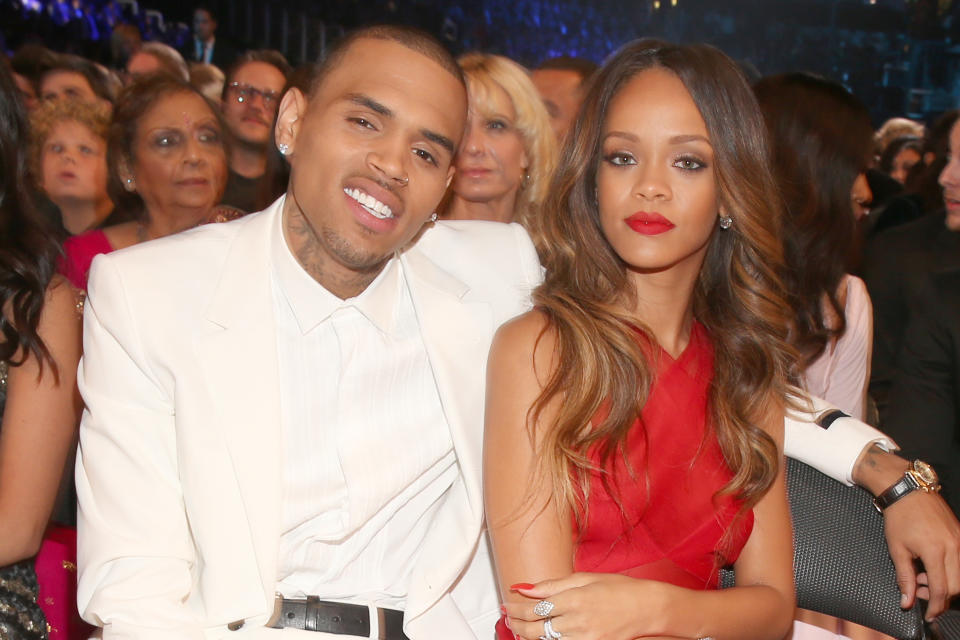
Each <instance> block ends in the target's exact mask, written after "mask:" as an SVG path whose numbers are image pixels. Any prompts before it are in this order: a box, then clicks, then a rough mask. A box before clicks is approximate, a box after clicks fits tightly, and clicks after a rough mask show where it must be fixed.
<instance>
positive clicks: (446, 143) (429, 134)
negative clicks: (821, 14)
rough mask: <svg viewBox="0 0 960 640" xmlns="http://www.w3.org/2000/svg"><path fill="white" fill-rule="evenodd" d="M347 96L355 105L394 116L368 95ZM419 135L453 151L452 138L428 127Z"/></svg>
mask: <svg viewBox="0 0 960 640" xmlns="http://www.w3.org/2000/svg"><path fill="white" fill-rule="evenodd" d="M348 98H349V100H350V102H352V103H354V104H356V105H359V106H361V107H366V108H368V109H370V110H371V111H373V112H375V113H379V114H380V115H382V116H384V117H385V118H392V117H393V116H394V113H393V111H392V110H391V109H390V108H389V107H387V106H385V105H382V104H380V103H379V102H377V101H376V100H374V99H373V98H371V97H370V96H368V95H364V94H362V93H354V94H350V95H349V96H348ZM420 135H422V136H423V137H424V138H426V139H427V140H429V141H430V142H433V143H435V144H438V145H440V146H441V147H443V148H444V149H446V150H447V151H449V152H450V153H451V154H453V152H454V151H453V150H454V146H453V140H451V139H450V138H448V137H447V136H445V135H442V134H439V133H436V132H435V131H431V130H430V129H420Z"/></svg>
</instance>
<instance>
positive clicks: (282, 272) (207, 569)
mask: <svg viewBox="0 0 960 640" xmlns="http://www.w3.org/2000/svg"><path fill="white" fill-rule="evenodd" d="M465 115H466V95H465V88H464V84H463V79H462V76H460V73H459V70H458V69H457V67H456V64H455V63H454V61H453V60H452V58H450V56H449V54H447V53H446V52H445V51H444V50H443V49H442V47H440V45H439V44H437V43H435V42H433V41H432V40H430V39H429V38H425V37H424V36H422V35H419V34H416V33H415V32H410V31H407V30H404V29H396V28H373V29H369V30H366V31H364V32H361V33H359V34H356V35H354V36H352V37H351V38H349V39H347V40H346V41H345V43H344V44H343V45H342V46H341V47H340V48H338V49H337V50H336V51H335V52H334V53H332V54H331V56H330V57H329V58H328V59H327V61H326V62H325V65H324V67H323V69H322V70H321V73H320V77H319V78H318V80H317V82H316V85H315V86H314V88H313V90H312V91H311V93H310V95H309V96H304V95H303V94H301V93H300V92H299V91H296V90H293V91H291V92H290V93H288V94H287V95H286V96H285V97H284V100H283V102H282V104H281V106H280V112H279V115H278V121H277V127H276V139H277V143H278V146H279V148H280V149H281V151H282V152H284V153H285V154H286V155H287V157H288V158H289V159H290V163H291V179H290V184H289V187H288V190H287V193H286V195H285V197H284V198H282V199H281V200H279V201H278V202H277V203H275V204H274V205H272V206H271V207H270V208H268V209H267V210H266V211H264V212H261V213H259V214H254V215H252V216H248V217H246V218H243V219H241V220H239V221H236V222H234V223H229V224H224V225H209V226H206V227H202V228H199V229H196V230H193V231H191V232H187V233H184V234H180V235H177V236H173V237H169V238H165V239H162V240H159V241H156V242H151V243H147V244H144V245H140V246H138V247H135V248H133V249H131V250H127V251H120V252H116V253H114V254H110V255H107V256H101V257H99V258H98V259H97V260H96V261H95V263H94V267H93V270H92V272H91V277H90V284H89V298H88V301H87V308H86V312H85V328H84V333H85V335H84V340H85V344H84V347H85V353H86V356H85V358H84V361H83V364H82V366H81V370H80V385H81V390H82V392H83V395H84V398H85V401H86V403H87V410H86V412H85V414H84V418H83V423H82V427H81V449H80V454H79V459H78V465H77V484H78V495H79V499H80V514H79V526H80V545H79V559H80V587H79V593H78V603H79V606H80V610H81V612H82V613H83V615H84V617H85V618H86V619H87V620H89V621H90V622H92V623H95V624H97V625H100V626H102V627H103V637H104V638H105V639H107V640H110V639H119V638H158V639H159V638H164V639H167V638H196V639H202V638H232V637H235V636H236V637H239V636H245V637H249V638H267V639H268V640H269V638H276V637H278V635H279V634H285V635H288V636H289V635H298V636H302V637H304V638H323V637H330V638H340V639H343V638H350V637H354V638H385V639H387V640H396V639H402V638H407V637H408V638H410V639H412V640H434V639H437V638H453V639H460V638H464V639H472V638H490V637H491V636H492V633H493V631H492V630H493V625H494V622H495V620H496V617H497V616H498V602H497V600H498V597H497V592H496V587H495V583H494V581H493V578H492V571H491V567H490V561H489V558H488V555H487V548H486V542H485V538H484V536H483V506H482V497H481V495H480V486H481V483H480V468H481V461H480V452H481V438H482V419H483V394H484V376H485V371H484V363H485V361H486V354H487V349H488V347H489V343H490V340H491V338H492V336H493V332H494V331H495V329H496V327H497V326H498V325H499V324H500V323H501V322H503V321H505V320H506V319H508V318H510V317H512V316H513V315H516V314H518V313H520V312H521V311H523V310H524V309H525V308H526V305H528V294H529V291H530V290H531V289H532V287H534V286H535V285H536V284H537V282H538V281H539V279H540V268H539V265H538V263H537V259H536V254H535V252H534V249H533V246H532V244H531V243H530V240H529V238H528V237H527V236H526V234H525V232H524V231H523V230H522V229H521V228H520V227H518V226H516V225H498V224H494V223H469V222H468V223H446V224H437V225H432V224H430V221H431V218H432V215H431V214H432V211H433V210H434V208H435V207H436V206H437V204H438V203H439V201H440V199H441V197H442V195H443V193H444V190H445V189H446V187H447V185H448V184H449V182H450V179H451V177H452V174H453V169H452V159H453V156H454V154H455V152H456V145H457V142H458V141H459V139H460V136H461V134H462V130H463V125H464V121H465ZM184 161H185V162H192V160H191V159H190V158H184ZM417 234H420V237H419V238H418V239H417V240H416V242H415V243H411V241H412V240H413V239H414V238H415V236H417ZM794 433H795V434H807V435H800V436H797V437H795V438H794V440H795V441H797V443H798V444H796V445H795V447H794V448H795V449H796V452H797V453H798V455H799V457H804V455H803V449H804V448H806V449H807V453H808V454H809V455H807V456H806V457H807V458H810V457H813V458H817V457H821V458H822V457H823V456H822V455H819V454H817V452H818V451H821V452H822V451H823V448H824V446H826V447H832V448H833V453H834V455H833V456H826V458H827V459H825V460H822V462H823V463H824V464H823V465H821V466H822V467H824V466H825V467H826V468H827V469H826V470H828V471H830V472H831V473H832V475H834V476H835V477H837V478H838V479H841V480H846V481H850V480H851V477H852V476H855V475H856V474H857V473H858V470H862V469H866V470H867V472H869V470H870V469H871V468H875V469H879V468H880V467H882V466H883V464H878V465H874V466H873V467H871V465H870V464H866V463H863V461H864V460H867V461H870V460H874V459H875V458H877V457H878V456H880V457H881V458H882V454H879V453H876V452H874V453H871V454H869V455H866V456H860V459H861V463H860V464H857V465H856V466H855V465H854V461H855V460H857V456H858V454H860V452H861V449H863V448H864V447H865V445H867V444H868V443H869V442H871V441H872V440H879V439H882V434H877V433H876V432H873V431H871V430H869V428H867V427H865V426H864V425H861V424H860V423H857V422H856V421H852V420H850V419H841V420H838V421H836V422H835V423H834V424H833V425H832V426H831V427H830V429H828V430H822V429H820V427H817V426H815V425H811V424H809V423H807V424H795V425H794ZM824 434H827V435H828V436H829V438H828V441H829V442H828V443H826V444H825V443H819V442H818V438H823V437H824ZM801 441H802V442H801ZM789 442H790V438H789V436H788V447H789V446H790V444H789ZM892 473H893V476H896V475H898V474H899V473H900V471H899V470H895V471H893V472H892ZM868 475H869V473H868ZM873 477H880V474H879V472H874V475H873ZM880 482H881V483H882V482H885V481H884V480H881V481H880ZM878 486H879V485H878ZM910 500H913V501H914V502H916V500H914V499H913V498H908V499H906V500H904V501H903V503H908V502H909V501H910ZM901 511H903V509H902V508H901ZM927 521H936V522H937V524H936V525H935V526H934V530H935V531H937V532H939V531H942V530H946V529H947V528H948V525H950V523H949V522H947V523H946V524H944V523H942V522H939V521H937V519H936V517H930V518H927ZM925 522H926V521H925ZM944 522H946V521H944ZM931 526H933V525H931ZM950 526H952V525H950ZM937 527H939V528H937ZM917 538H921V539H922V536H913V537H910V536H906V540H907V541H906V542H905V543H901V546H903V547H904V549H906V550H907V554H908V555H910V554H914V555H916V554H918V553H921V550H918V547H917V544H918V543H917V542H916V539H917Z"/></svg>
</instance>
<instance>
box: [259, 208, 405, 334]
mask: <svg viewBox="0 0 960 640" xmlns="http://www.w3.org/2000/svg"><path fill="white" fill-rule="evenodd" d="M271 235H272V238H271V242H270V255H271V262H272V263H273V273H274V278H275V279H276V282H277V284H278V286H279V287H280V290H281V292H282V295H283V297H284V298H285V299H286V300H287V302H288V304H289V305H290V309H291V311H292V312H293V315H294V317H295V318H296V320H297V325H298V326H299V327H300V331H301V333H303V334H304V335H305V334H307V333H309V332H310V331H312V330H313V329H315V328H316V327H317V326H318V325H320V324H321V323H322V322H324V321H325V320H326V319H327V318H329V317H330V316H331V315H332V314H333V313H335V312H336V311H337V310H339V309H346V308H350V307H353V308H355V309H356V310H357V311H359V312H360V313H361V314H363V316H364V317H366V318H367V320H369V321H370V322H371V323H372V324H373V325H374V326H375V327H377V329H379V330H380V331H382V332H383V333H386V334H390V333H393V332H394V330H395V329H396V323H397V311H398V309H399V305H400V302H401V288H402V287H403V286H404V278H403V269H402V266H401V264H400V259H399V258H398V256H397V255H394V256H393V257H392V258H390V260H389V261H388V262H387V264H386V265H385V266H384V267H383V270H382V271H381V272H380V273H379V275H377V277H376V278H375V279H374V281H373V282H371V283H370V285H369V286H367V288H366V289H364V290H363V291H362V292H361V293H360V295H358V296H356V297H353V298H348V299H346V300H341V299H340V298H338V297H337V296H335V295H334V294H332V293H330V292H329V291H328V290H327V289H326V288H324V287H323V285H321V284H320V283H319V282H317V281H316V280H314V279H313V277H311V276H310V274H308V273H307V272H306V270H305V269H304V268H303V267H302V266H300V263H299V262H297V259H296V257H295V256H294V255H293V252H292V251H291V250H290V247H289V246H287V242H286V239H285V238H284V234H283V215H282V213H281V215H278V216H277V224H276V225H275V226H274V229H273V233H272V234H271Z"/></svg>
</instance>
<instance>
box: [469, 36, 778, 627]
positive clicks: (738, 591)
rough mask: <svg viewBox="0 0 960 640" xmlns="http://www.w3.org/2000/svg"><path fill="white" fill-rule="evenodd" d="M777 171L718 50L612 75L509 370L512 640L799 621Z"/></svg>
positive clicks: (500, 551) (505, 351) (756, 117)
mask: <svg viewBox="0 0 960 640" xmlns="http://www.w3.org/2000/svg"><path fill="white" fill-rule="evenodd" d="M730 122H737V126H736V127H730V126H729V123H730ZM768 165H769V156H768V152H767V148H766V138H765V130H764V123H763V118H762V116H761V114H760V111H759V109H758V107H757V103H756V100H755V99H754V97H753V94H752V92H751V91H750V87H749V86H748V85H747V83H746V81H745V80H744V78H743V77H742V75H741V74H740V72H739V70H738V69H737V67H736V65H735V64H734V63H733V62H732V61H731V60H730V59H729V58H727V57H726V56H725V55H723V54H722V53H721V52H720V51H718V50H717V49H714V48H712V47H709V46H706V45H695V46H679V45H672V44H667V43H663V42H659V41H650V40H642V41H637V42H634V43H631V44H628V45H627V46H625V47H624V48H623V49H621V50H620V51H619V52H617V53H616V54H615V55H614V56H613V57H612V58H611V59H610V60H609V61H608V62H607V63H606V64H605V65H604V67H603V68H602V69H601V70H600V71H599V72H598V75H597V76H596V78H595V79H594V80H593V82H592V83H591V86H590V88H589V89H588V92H587V96H586V98H585V101H584V103H583V106H582V107H581V111H580V115H579V117H578V119H577V122H576V124H575V125H574V129H573V130H572V132H571V137H570V138H569V139H568V140H567V144H566V146H565V147H564V150H563V155H562V157H561V159H560V163H559V166H558V168H557V174H556V176H555V178H554V180H553V182H552V185H551V187H550V196H549V199H548V200H547V202H546V205H545V207H544V209H543V213H542V215H543V220H542V225H541V234H542V238H541V239H542V244H541V246H540V250H541V252H542V253H541V257H542V258H543V262H544V266H545V267H546V280H545V281H544V283H543V284H542V285H541V286H540V287H539V288H538V289H537V290H536V291H535V293H534V296H533V303H534V309H533V310H532V311H530V312H528V313H526V314H524V315H522V316H520V317H518V318H517V319H514V320H513V321H511V322H509V323H507V324H506V325H504V326H503V327H501V329H500V330H499V332H498V333H497V336H496V338H495V339H494V343H493V347H492V349H491V354H490V360H489V363H488V367H487V376H488V377H487V406H486V415H485V421H486V432H485V444H484V483H485V500H486V510H487V522H488V526H489V530H490V535H491V541H492V543H493V552H494V558H495V565H496V567H497V571H498V574H499V582H500V587H501V594H502V596H503V599H504V608H503V610H502V611H503V612H504V618H503V619H502V620H501V623H500V624H498V630H497V631H498V637H499V638H501V640H505V639H512V638H514V637H516V638H521V639H523V640H531V639H535V638H538V637H541V638H550V639H557V638H561V637H563V638H567V637H569V638H571V640H572V639H574V638H618V639H620V638H622V639H628V638H638V637H658V638H663V637H670V638H706V637H715V638H738V639H740V640H747V639H755V640H758V639H768V640H774V639H779V638H782V637H783V636H784V635H785V634H786V633H787V631H788V630H789V628H790V621H791V618H792V614H793V609H794V593H793V571H792V555H793V553H792V545H791V534H790V520H789V513H788V508H787V500H786V491H785V486H784V470H783V464H781V460H782V442H783V420H784V411H785V408H786V406H787V403H788V400H787V397H788V393H790V392H791V391H792V390H794V389H795V377H796V376H795V367H796V357H795V355H794V353H793V350H792V349H791V347H790V345H789V344H788V342H787V337H788V336H787V327H788V318H787V315H786V313H785V311H784V310H785V309H787V308H788V306H787V304H786V301H785V291H784V287H783V285H782V283H781V281H780V278H779V273H780V270H781V269H782V265H783V262H782V250H781V245H780V241H779V235H778V234H779V211H780V210H781V203H780V201H779V197H778V195H777V189H776V185H775V183H774V181H773V178H772V176H771V175H770V172H769V170H768V168H767V167H768ZM729 564H732V565H733V566H735V568H736V579H737V582H736V586H735V587H734V588H731V589H723V590H717V581H718V569H719V568H720V567H721V566H724V565H729Z"/></svg>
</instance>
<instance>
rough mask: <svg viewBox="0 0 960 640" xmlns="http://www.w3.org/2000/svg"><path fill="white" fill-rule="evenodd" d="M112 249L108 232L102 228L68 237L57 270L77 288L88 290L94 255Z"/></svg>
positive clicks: (108, 251)
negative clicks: (88, 276) (88, 278)
mask: <svg viewBox="0 0 960 640" xmlns="http://www.w3.org/2000/svg"><path fill="white" fill-rule="evenodd" d="M111 251H113V247H112V246H111V245H110V241H109V240H107V234H105V233H104V232H103V231H102V230H101V229H94V230H92V231H87V232H86V233H81V234H80V235H78V236H73V237H71V238H67V240H66V241H65V242H64V243H63V257H62V258H61V259H60V263H59V264H58V265H57V270H58V271H59V272H60V273H62V274H63V275H64V276H66V278H67V280H69V281H70V283H71V284H73V286H75V287H76V288H77V289H80V290H82V291H86V290H87V275H89V273H90V263H91V262H93V258H94V256H97V255H100V254H101V253H110V252H111Z"/></svg>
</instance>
